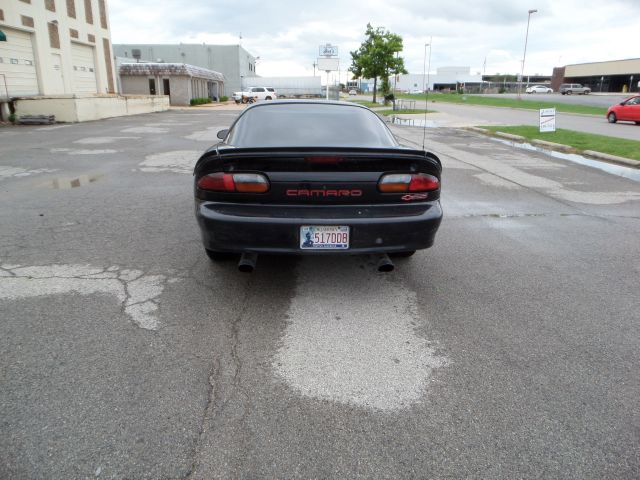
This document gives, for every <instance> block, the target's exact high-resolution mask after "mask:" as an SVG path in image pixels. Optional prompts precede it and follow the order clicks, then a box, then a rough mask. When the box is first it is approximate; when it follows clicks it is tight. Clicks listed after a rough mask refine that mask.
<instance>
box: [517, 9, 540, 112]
mask: <svg viewBox="0 0 640 480" xmlns="http://www.w3.org/2000/svg"><path fill="white" fill-rule="evenodd" d="M537 12H538V10H529V16H528V17H527V33H526V35H525V36H524V53H523V54H522V70H520V81H519V82H518V100H520V98H521V97H520V95H521V94H522V77H523V76H524V60H525V58H526V57H527V41H528V40H529V22H530V21H531V14H532V13H537Z"/></svg>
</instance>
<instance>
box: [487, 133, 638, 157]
mask: <svg viewBox="0 0 640 480" xmlns="http://www.w3.org/2000/svg"><path fill="white" fill-rule="evenodd" d="M481 128H484V129H486V130H489V131H491V132H494V133H495V132H504V133H511V134H513V135H520V136H522V137H524V138H526V139H527V140H529V141H531V140H534V139H538V140H545V141H547V142H553V143H560V144H562V145H569V146H570V147H573V148H575V149H576V150H579V151H584V150H594V151H596V152H602V153H608V154H609V155H616V156H618V157H624V158H630V159H633V160H637V161H640V141H637V140H627V139H624V138H616V137H607V136H606V135H596V134H592V133H583V132H576V131H573V130H565V129H562V128H559V129H558V130H556V131H555V132H545V133H540V130H539V128H538V127H535V126H530V125H519V126H513V127H504V126H495V125H491V126H483V127H481Z"/></svg>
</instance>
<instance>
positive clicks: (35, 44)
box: [0, 0, 169, 122]
mask: <svg viewBox="0 0 640 480" xmlns="http://www.w3.org/2000/svg"><path fill="white" fill-rule="evenodd" d="M117 85H118V83H117V78H116V70H115V65H114V61H113V54H112V45H111V35H110V31H109V16H108V11H107V5H106V0H65V1H62V0H57V1H56V0H11V1H2V2H1V3H0V120H8V119H10V118H11V116H12V115H11V114H15V116H16V118H18V119H19V118H20V116H22V115H45V116H48V117H53V118H55V120H56V121H62V122H82V121H87V120H97V119H100V118H107V117H116V116H121V115H132V114H138V113H146V112H157V111H162V110H166V109H168V108H169V99H168V98H165V97H150V96H148V95H146V96H137V97H135V98H134V97H124V96H121V95H118V94H117V93H118V86H117Z"/></svg>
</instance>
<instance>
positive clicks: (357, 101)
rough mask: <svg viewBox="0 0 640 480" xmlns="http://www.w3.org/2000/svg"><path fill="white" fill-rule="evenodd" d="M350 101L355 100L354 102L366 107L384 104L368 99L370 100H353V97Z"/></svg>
mask: <svg viewBox="0 0 640 480" xmlns="http://www.w3.org/2000/svg"><path fill="white" fill-rule="evenodd" d="M349 101H350V102H353V103H357V104H358V105H364V106H365V107H369V108H375V107H380V106H382V105H381V104H380V103H377V102H371V101H368V100H351V99H349Z"/></svg>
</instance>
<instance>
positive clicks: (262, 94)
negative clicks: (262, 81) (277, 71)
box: [232, 87, 278, 103]
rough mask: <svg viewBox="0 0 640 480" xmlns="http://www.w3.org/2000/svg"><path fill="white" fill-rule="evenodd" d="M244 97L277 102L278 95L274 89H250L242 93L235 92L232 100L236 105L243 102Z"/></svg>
mask: <svg viewBox="0 0 640 480" xmlns="http://www.w3.org/2000/svg"><path fill="white" fill-rule="evenodd" d="M243 97H245V98H251V97H253V98H254V99H256V100H276V99H277V98H278V94H277V93H276V90H275V89H274V88H273V87H249V88H247V89H245V90H243V91H242V92H233V95H232V98H233V100H234V101H235V102H236V103H240V102H242V98H243ZM245 103H246V102H245Z"/></svg>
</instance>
